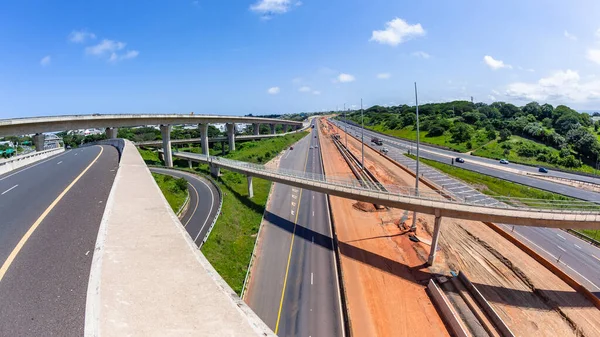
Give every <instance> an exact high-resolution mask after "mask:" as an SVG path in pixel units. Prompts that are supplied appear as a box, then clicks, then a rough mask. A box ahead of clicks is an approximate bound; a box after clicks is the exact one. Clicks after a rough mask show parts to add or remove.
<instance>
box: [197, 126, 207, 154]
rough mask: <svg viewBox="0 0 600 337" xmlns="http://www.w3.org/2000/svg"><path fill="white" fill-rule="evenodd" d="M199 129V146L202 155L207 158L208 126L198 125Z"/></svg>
mask: <svg viewBox="0 0 600 337" xmlns="http://www.w3.org/2000/svg"><path fill="white" fill-rule="evenodd" d="M198 128H199V129H200V146H202V154H205V155H207V156H208V153H209V151H208V124H198Z"/></svg>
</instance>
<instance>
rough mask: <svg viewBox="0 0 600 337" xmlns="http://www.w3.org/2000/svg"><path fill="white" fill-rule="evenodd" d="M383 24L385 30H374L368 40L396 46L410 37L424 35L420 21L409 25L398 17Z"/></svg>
mask: <svg viewBox="0 0 600 337" xmlns="http://www.w3.org/2000/svg"><path fill="white" fill-rule="evenodd" d="M385 26H386V28H385V30H374V31H373V33H372V35H371V40H370V41H376V42H379V43H381V44H389V45H390V46H397V45H399V44H400V43H402V42H406V41H408V40H410V39H412V38H415V37H418V36H423V35H425V30H424V29H423V27H422V26H421V24H420V23H417V24H415V25H411V24H408V23H407V22H406V21H404V20H402V19H400V18H395V19H394V20H392V21H389V22H387V23H386V24H385Z"/></svg>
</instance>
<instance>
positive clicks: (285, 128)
mask: <svg viewBox="0 0 600 337" xmlns="http://www.w3.org/2000/svg"><path fill="white" fill-rule="evenodd" d="M288 126H289V125H287V124H283V133H287V132H288Z"/></svg>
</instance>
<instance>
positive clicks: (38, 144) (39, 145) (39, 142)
mask: <svg viewBox="0 0 600 337" xmlns="http://www.w3.org/2000/svg"><path fill="white" fill-rule="evenodd" d="M45 139H46V136H44V134H43V133H36V134H35V136H33V144H34V145H35V150H36V151H44V140H45Z"/></svg>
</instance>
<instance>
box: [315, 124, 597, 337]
mask: <svg viewBox="0 0 600 337" xmlns="http://www.w3.org/2000/svg"><path fill="white" fill-rule="evenodd" d="M320 124H321V127H320V128H319V129H320V132H321V136H322V137H321V150H322V154H323V160H324V166H325V173H326V174H327V175H331V176H336V177H338V176H339V177H346V178H353V177H354V176H353V174H352V172H351V170H350V168H349V167H348V165H347V164H346V162H345V161H344V159H343V158H342V156H341V155H340V154H339V151H338V149H337V148H336V147H335V145H334V144H333V142H332V140H331V134H332V133H339V134H340V135H341V136H342V137H341V140H342V142H343V143H344V144H345V142H346V139H345V136H344V133H343V131H342V130H339V129H333V126H332V125H331V124H328V123H326V121H325V120H323V119H321V120H320ZM360 145H361V144H360V142H359V141H357V140H356V139H354V138H352V137H350V136H349V137H348V148H349V149H350V151H351V152H352V153H354V154H355V155H356V156H357V157H358V158H360ZM365 166H366V168H368V169H369V170H370V171H371V173H373V174H374V175H375V176H376V178H377V179H378V180H379V181H380V182H381V183H383V184H395V185H402V186H410V187H413V186H414V177H413V176H412V175H411V174H409V173H407V172H406V171H404V170H403V169H401V168H400V167H398V166H397V165H395V164H394V163H392V162H390V161H389V160H388V159H386V158H384V157H383V156H381V155H380V154H379V153H378V152H376V151H374V150H372V149H370V148H368V147H367V146H365ZM419 188H420V190H423V191H431V189H429V188H428V187H427V186H425V185H424V184H420V186H419ZM330 201H331V211H332V216H333V219H334V225H335V231H336V235H337V239H338V241H339V249H340V257H341V258H340V260H341V265H342V277H343V281H344V287H345V295H346V299H347V305H348V315H349V318H350V324H351V329H352V332H353V335H355V336H444V335H448V331H447V329H446V327H445V326H444V324H443V322H442V320H441V319H440V317H439V315H438V313H437V311H436V308H435V307H434V306H433V304H432V303H431V301H430V299H429V297H428V295H427V293H426V292H425V285H426V282H427V281H428V280H429V279H430V278H431V277H433V276H436V275H450V271H451V270H453V271H462V272H463V273H465V274H466V275H468V277H469V278H470V280H471V281H472V282H473V283H474V285H475V286H476V287H477V288H478V289H479V291H480V292H481V293H482V294H483V296H484V297H485V298H486V299H487V300H488V301H489V302H490V303H491V304H492V306H493V308H494V309H495V310H496V311H497V312H498V314H499V315H500V317H501V318H502V319H503V320H504V321H505V322H506V324H507V325H508V326H509V327H510V329H511V330H512V331H513V332H514V333H515V334H516V335H518V336H598V335H600V311H599V310H598V309H597V308H596V307H595V306H593V304H592V303H591V302H589V301H588V300H586V299H585V298H584V297H583V296H582V295H581V294H579V293H577V292H576V291H575V290H573V289H572V288H571V287H569V286H568V285H567V284H566V283H564V282H563V281H562V280H561V279H559V278H558V277H557V276H555V275H554V274H553V273H552V272H550V271H549V270H548V269H546V268H545V267H543V266H542V265H540V264H539V263H538V262H536V261H535V260H534V259H533V258H531V257H530V256H529V255H527V254H526V253H524V252H523V251H522V250H520V249H519V248H518V247H516V246H514V245H513V244H511V243H510V242H509V241H507V240H506V239H504V238H502V237H501V236H500V235H498V234H497V233H496V232H494V231H493V230H492V229H490V228H489V227H488V226H486V225H485V224H483V223H482V222H478V221H467V220H458V219H450V218H443V219H442V231H441V239H440V245H439V247H440V248H439V250H438V254H437V257H436V261H435V264H434V266H433V267H429V268H428V267H426V264H425V262H426V261H427V257H428V255H429V249H430V247H429V243H430V242H431V233H432V231H433V223H434V217H433V216H432V215H425V214H418V216H417V219H418V222H417V236H418V237H419V239H421V242H413V241H411V240H409V235H408V233H407V232H406V230H404V229H402V226H401V225H400V226H399V225H397V224H398V223H400V224H402V223H406V224H407V225H408V226H407V227H409V226H410V224H411V222H412V214H413V213H412V212H408V211H404V210H399V209H387V210H378V211H376V212H367V211H365V210H362V209H360V208H361V207H358V208H359V209H357V207H356V206H354V204H356V201H354V200H348V199H343V198H339V197H334V196H330ZM363 208H364V207H363ZM367 208H368V207H367Z"/></svg>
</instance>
